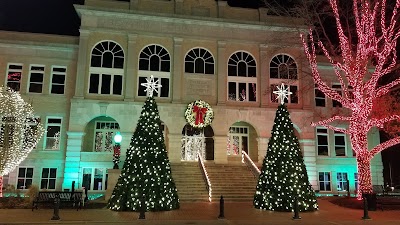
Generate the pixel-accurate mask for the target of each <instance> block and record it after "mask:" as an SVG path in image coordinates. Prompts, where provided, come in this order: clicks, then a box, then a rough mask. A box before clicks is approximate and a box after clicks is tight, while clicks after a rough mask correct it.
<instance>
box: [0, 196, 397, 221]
mask: <svg viewBox="0 0 400 225" xmlns="http://www.w3.org/2000/svg"><path fill="white" fill-rule="evenodd" d="M318 203H319V207H320V210H319V211H317V212H309V213H300V216H301V217H302V219H301V220H292V216H293V213H283V212H270V211H262V210H258V209H254V208H253V206H252V204H251V203H248V202H245V203H225V219H217V217H218V215H219V203H181V208H180V209H179V210H173V211H167V212H146V214H145V215H146V219H145V220H139V219H138V217H139V213H136V212H114V211H110V210H108V209H84V210H80V211H75V210H72V209H60V213H59V216H60V218H61V220H60V221H52V220H50V219H51V217H52V215H53V210H52V209H39V210H35V211H33V212H32V211H31V210H30V209H0V224H2V225H3V224H93V225H94V224H139V225H146V224H148V225H219V224H221V225H223V224H228V225H236V224H237V225H256V224H257V225H264V224H265V225H267V224H268V225H269V224H273V225H281V224H282V225H286V224H289V225H292V224H293V225H294V224H296V225H306V224H307V225H325V224H327V225H358V224H363V225H365V224H367V225H368V224H371V225H372V224H374V225H400V210H388V211H374V212H369V215H370V217H371V218H372V220H368V221H365V220H361V217H362V215H363V211H362V210H355V209H347V208H342V207H339V206H336V205H334V204H332V203H330V202H329V201H327V200H326V199H318Z"/></svg>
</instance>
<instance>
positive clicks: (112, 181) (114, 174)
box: [105, 169, 121, 202]
mask: <svg viewBox="0 0 400 225" xmlns="http://www.w3.org/2000/svg"><path fill="white" fill-rule="evenodd" d="M107 172H108V182H107V190H106V194H105V201H106V202H108V200H109V199H110V197H111V194H112V192H113V191H114V188H115V185H116V184H117V181H118V178H119V175H120V174H121V170H120V169H107Z"/></svg>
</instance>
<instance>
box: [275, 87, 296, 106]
mask: <svg viewBox="0 0 400 225" xmlns="http://www.w3.org/2000/svg"><path fill="white" fill-rule="evenodd" d="M277 88H278V90H277V91H274V92H273V93H274V94H276V95H278V96H277V97H276V99H280V101H281V105H283V104H284V103H285V98H286V99H287V100H289V96H290V95H291V94H293V93H292V92H290V91H289V85H288V86H287V88H285V84H284V83H282V84H281V86H280V87H279V86H277Z"/></svg>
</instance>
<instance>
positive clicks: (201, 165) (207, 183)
mask: <svg viewBox="0 0 400 225" xmlns="http://www.w3.org/2000/svg"><path fill="white" fill-rule="evenodd" d="M197 157H198V158H199V167H200V170H201V173H202V175H203V179H204V182H205V183H206V189H207V191H208V200H209V201H210V202H211V196H212V188H211V182H210V178H209V177H208V173H207V170H206V167H205V166H204V161H203V159H202V158H201V155H200V153H197Z"/></svg>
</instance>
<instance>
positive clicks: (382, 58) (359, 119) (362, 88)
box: [301, 0, 400, 199]
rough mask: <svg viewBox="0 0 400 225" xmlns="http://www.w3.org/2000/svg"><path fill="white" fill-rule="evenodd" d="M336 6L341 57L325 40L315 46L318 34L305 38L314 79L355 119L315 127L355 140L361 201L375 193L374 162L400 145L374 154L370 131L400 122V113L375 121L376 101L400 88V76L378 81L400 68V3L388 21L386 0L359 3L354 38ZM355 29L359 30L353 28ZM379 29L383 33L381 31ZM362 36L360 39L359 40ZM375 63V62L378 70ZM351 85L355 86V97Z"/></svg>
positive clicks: (335, 118)
mask: <svg viewBox="0 0 400 225" xmlns="http://www.w3.org/2000/svg"><path fill="white" fill-rule="evenodd" d="M329 3H330V6H331V8H332V11H333V14H334V17H335V22H336V27H337V34H338V38H339V47H340V55H339V56H338V57H337V56H333V55H331V53H330V52H328V50H327V48H326V47H325V46H324V44H323V43H322V42H321V41H318V42H317V44H315V40H314V38H313V33H312V31H311V30H310V33H309V36H308V37H309V38H310V40H309V42H308V41H307V40H305V37H304V35H303V34H302V35H301V38H302V41H303V46H304V50H305V54H306V56H307V58H308V61H309V63H310V67H311V72H312V76H313V79H314V82H315V83H316V84H317V86H318V89H319V90H320V91H322V92H323V93H324V94H325V95H326V96H327V97H329V98H331V99H333V100H336V101H338V102H340V103H341V104H342V105H343V107H345V108H348V109H349V111H350V116H333V117H331V118H329V119H326V120H322V121H319V122H316V123H313V124H312V125H313V126H325V127H327V128H329V129H332V130H335V131H340V132H343V133H346V134H348V135H349V136H350V141H351V145H352V148H353V150H354V151H355V153H356V158H357V167H358V181H359V182H358V183H359V187H358V198H359V199H361V194H362V193H367V194H368V193H372V192H373V191H372V179H371V159H372V158H373V157H374V156H375V155H376V154H378V153H379V152H381V151H383V150H385V149H387V148H388V147H391V146H393V145H396V144H399V143H400V137H395V138H393V139H391V140H388V141H386V142H383V143H381V144H378V145H377V146H375V147H374V148H372V149H371V150H369V149H368V139H367V135H368V132H369V131H370V130H371V129H372V128H374V127H377V128H381V127H383V125H384V124H385V123H388V122H390V121H394V120H399V119H400V115H387V116H383V117H380V118H374V117H373V114H372V109H373V104H374V102H376V101H375V99H377V98H379V97H381V96H384V95H387V94H388V93H389V91H390V90H391V89H392V88H393V87H395V86H397V85H399V84H400V77H399V78H397V79H395V80H393V81H392V82H389V83H387V84H385V85H383V86H378V80H379V79H380V78H381V77H383V76H384V75H386V74H388V73H390V72H392V70H393V69H394V68H395V66H396V64H397V52H396V44H397V39H398V38H399V36H400V31H399V25H400V24H399V21H400V19H399V16H398V10H399V7H400V0H396V5H395V7H394V9H393V10H391V12H392V15H391V17H390V18H386V14H387V11H388V8H387V7H386V1H385V0H383V1H372V2H371V1H365V0H353V15H354V21H355V24H354V25H355V32H356V35H352V36H351V38H352V39H350V37H349V36H346V35H348V34H347V33H345V32H344V30H348V28H349V30H352V27H343V25H344V24H347V23H346V22H348V21H343V20H342V19H341V17H340V13H339V9H338V5H337V0H329ZM349 26H353V24H350V25H349ZM378 31H379V32H378ZM354 37H356V40H354ZM316 45H317V46H319V47H320V48H321V49H322V52H323V53H324V55H325V57H327V58H328V60H329V61H330V63H331V64H332V68H333V71H334V72H335V75H336V78H337V79H338V81H339V82H340V84H341V86H342V88H343V93H344V94H343V95H340V94H338V92H336V91H335V90H333V89H332V88H331V87H329V85H328V83H327V82H326V81H323V80H322V77H321V74H320V73H319V71H318V68H317V66H318V65H317V54H316ZM371 61H374V62H375V65H374V70H373V72H372V73H370V72H369V69H371V65H370V63H371ZM348 86H351V87H352V90H351V94H350V91H349V89H348V88H347V87H348ZM337 121H340V122H342V123H345V124H347V125H348V128H346V129H344V128H337V127H335V126H334V125H331V123H333V122H337Z"/></svg>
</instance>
